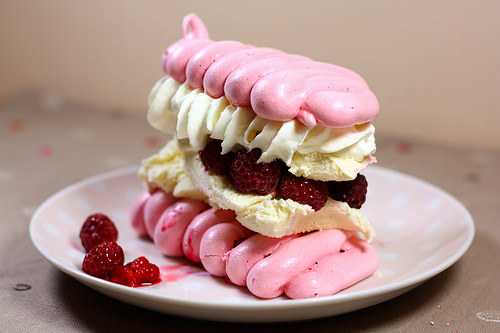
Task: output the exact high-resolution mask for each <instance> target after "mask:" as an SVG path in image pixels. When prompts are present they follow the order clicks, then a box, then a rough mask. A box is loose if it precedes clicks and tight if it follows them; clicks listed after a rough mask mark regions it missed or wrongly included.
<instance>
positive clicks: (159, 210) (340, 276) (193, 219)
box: [132, 190, 378, 298]
mask: <svg viewBox="0 0 500 333" xmlns="http://www.w3.org/2000/svg"><path fill="white" fill-rule="evenodd" d="M132 226H133V227H134V229H135V230H136V231H137V233H138V234H139V235H140V236H148V237H149V238H150V239H151V240H152V241H153V242H154V244H155V246H156V247H157V248H158V250H160V251H161V252H162V253H163V254H165V255H167V256H185V257H186V258H187V259H189V260H190V261H192V262H194V263H201V264H202V265H203V267H204V268H205V269H206V270H207V272H209V273H210V274H212V275H214V276H220V277H227V278H228V279H229V280H230V281H231V282H232V283H234V284H236V285H239V286H246V287H247V288H248V290H249V291H250V292H251V293H252V294H253V295H255V296H257V297H260V298H274V297H278V296H280V295H282V294H285V295H287V296H288V297H290V298H308V297H317V296H326V295H333V294H335V293H337V292H339V291H341V290H343V289H345V288H348V287H350V286H352V285H354V284H356V283H357V282H359V281H361V280H363V279H365V278H367V277H369V276H370V275H372V274H373V273H374V272H375V271H376V269H377V267H378V257H377V255H376V253H375V251H374V250H373V248H372V247H371V246H370V245H369V244H368V243H366V242H364V241H362V240H359V239H358V238H356V237H355V236H353V235H352V234H351V233H349V232H344V231H341V230H338V229H330V230H323V231H316V232H311V233H307V234H297V235H292V236H288V237H283V238H270V237H266V236H263V235H260V234H256V233H254V232H252V231H250V230H248V229H246V228H244V227H243V226H242V225H241V224H239V223H238V222H237V221H236V219H235V215H234V213H233V212H232V211H230V210H221V209H215V208H210V207H209V206H208V205H207V204H206V203H204V202H203V201H199V200H193V199H177V198H175V197H174V196H173V195H172V194H170V193H165V192H163V191H159V190H158V191H156V192H154V193H152V194H145V195H144V196H143V197H142V198H140V200H138V202H137V203H136V205H135V207H133V210H132Z"/></svg>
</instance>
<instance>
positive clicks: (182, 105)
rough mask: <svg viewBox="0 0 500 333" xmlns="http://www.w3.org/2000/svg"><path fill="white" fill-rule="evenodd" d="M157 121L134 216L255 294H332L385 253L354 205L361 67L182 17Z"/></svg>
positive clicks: (152, 104)
mask: <svg viewBox="0 0 500 333" xmlns="http://www.w3.org/2000/svg"><path fill="white" fill-rule="evenodd" d="M182 30H183V38H182V39H180V40H179V41H177V42H176V43H174V44H173V45H171V46H170V47H169V48H168V49H167V50H166V51H165V53H164V55H163V69H164V72H165V76H164V77H163V78H161V79H160V80H159V81H158V82H157V83H156V84H155V86H154V87H153V89H152V91H151V94H150V96H149V100H148V103H149V110H148V114H147V118H148V121H149V123H150V124H151V125H152V126H153V127H154V128H156V129H158V130H160V131H162V132H163V133H165V134H166V135H168V136H169V137H171V139H170V140H169V141H168V143H167V144H166V145H165V147H164V148H163V149H161V150H160V151H159V152H158V153H157V154H155V155H153V156H151V157H150V158H148V159H146V160H144V161H143V163H142V166H141V168H140V170H139V176H140V178H141V179H142V180H143V181H144V182H145V184H146V185H147V188H148V192H147V193H145V194H144V195H143V196H142V197H141V198H140V199H139V200H138V201H137V203H136V205H135V207H133V209H132V226H133V227H134V229H135V230H136V231H137V233H138V234H139V235H141V236H146V237H149V238H151V240H152V241H153V242H154V244H155V246H156V247H157V248H158V250H159V251H161V252H162V253H163V254H165V255H167V256H185V257H186V258H187V259H188V260H190V261H192V262H194V263H201V265H202V266H203V267H204V268H205V269H206V270H207V271H208V272H209V273H210V274H212V275H214V276H221V277H224V276H226V277H227V278H228V279H229V280H230V281H231V282H232V283H234V284H236V285H240V286H246V287H247V288H248V290H249V291H250V292H251V293H252V294H254V295H255V296H257V297H260V298H274V297H278V296H280V295H282V294H286V295H287V296H289V297H290V298H304V297H316V296H324V295H332V294H334V293H336V292H338V291H340V290H342V289H345V288H347V287H349V286H351V285H353V284H355V283H357V282H359V281H361V280H363V279H365V278H367V277H369V276H370V275H371V274H373V272H374V271H375V270H376V269H377V266H378V259H377V255H376V253H375V251H374V250H373V248H372V247H371V246H370V245H369V242H370V241H371V240H372V239H373V237H374V236H375V232H374V230H373V228H372V226H371V224H370V223H369V222H368V220H367V219H366V217H365V216H364V214H363V213H362V211H361V210H360V208H361V206H362V205H363V203H364V201H365V199H366V193H367V187H368V182H367V179H366V178H365V177H364V176H363V175H361V174H360V171H361V170H362V169H363V168H365V167H366V166H368V165H369V164H370V163H374V162H375V161H376V159H375V157H374V153H375V148H376V146H375V137H374V134H375V128H374V126H373V124H372V123H371V121H372V120H373V119H374V118H375V117H376V115H377V113H378V109H379V107H378V101H377V98H376V97H375V95H374V94H373V93H372V92H371V90H370V89H369V87H368V85H367V84H366V82H365V81H364V80H363V79H362V78H361V77H360V76H359V75H358V74H356V73H355V72H353V71H351V70H349V69H346V68H343V67H340V66H337V65H331V64H325V63H320V62H316V61H313V60H311V59H309V58H306V57H303V56H298V55H290V54H287V53H285V52H282V51H279V50H276V49H271V48H259V47H255V46H251V45H246V44H243V43H240V42H236V41H212V40H210V39H209V38H208V32H207V30H206V28H205V26H204V24H203V22H202V21H201V20H200V19H199V18H198V17H196V16H194V15H189V16H186V17H185V18H184V21H183V24H182Z"/></svg>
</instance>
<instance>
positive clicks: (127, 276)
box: [110, 266, 140, 287]
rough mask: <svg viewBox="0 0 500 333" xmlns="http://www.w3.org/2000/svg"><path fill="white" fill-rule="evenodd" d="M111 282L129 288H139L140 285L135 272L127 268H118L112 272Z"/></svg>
mask: <svg viewBox="0 0 500 333" xmlns="http://www.w3.org/2000/svg"><path fill="white" fill-rule="evenodd" d="M110 281H111V282H114V283H119V284H123V285H124V286H128V287H137V286H138V285H139V284H140V283H139V282H138V281H137V278H136V276H135V274H134V272H133V271H132V270H131V269H129V268H127V267H126V266H118V267H116V268H115V269H114V270H113V271H112V272H111V278H110Z"/></svg>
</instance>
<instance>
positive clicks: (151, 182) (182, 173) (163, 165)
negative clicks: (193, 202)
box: [139, 140, 205, 200]
mask: <svg viewBox="0 0 500 333" xmlns="http://www.w3.org/2000/svg"><path fill="white" fill-rule="evenodd" d="M139 178H141V179H142V180H143V181H144V182H145V183H146V184H147V185H148V187H149V190H150V191H153V190H154V189H156V188H160V189H162V190H163V191H165V192H167V193H172V194H173V195H174V196H175V197H178V198H189V199H199V200H203V199H205V195H204V194H203V192H201V191H200V190H198V188H197V187H195V186H194V185H193V183H192V181H191V178H190V177H189V176H188V175H187V174H186V167H185V159H184V154H183V153H182V151H180V150H179V147H178V145H177V141H176V140H171V141H169V142H168V143H167V144H166V145H165V147H163V148H162V150H160V151H159V152H158V153H157V154H155V155H153V156H151V157H149V158H147V159H145V160H144V161H142V165H141V167H140V168H139Z"/></svg>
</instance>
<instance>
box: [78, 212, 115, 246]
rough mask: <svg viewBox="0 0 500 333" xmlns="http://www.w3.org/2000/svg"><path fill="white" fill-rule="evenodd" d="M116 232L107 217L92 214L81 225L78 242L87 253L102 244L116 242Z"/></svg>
mask: <svg viewBox="0 0 500 333" xmlns="http://www.w3.org/2000/svg"><path fill="white" fill-rule="evenodd" d="M117 239H118V230H117V229H116V227H115V225H114V223H113V222H112V221H111V219H110V218H109V217H107V216H106V215H104V214H101V213H97V214H92V215H90V216H89V217H87V219H86V220H85V223H83V226H82V229H81V230H80V240H81V241H82V245H83V247H84V248H85V250H86V251H87V252H88V251H90V250H92V249H93V248H94V247H95V246H97V245H99V244H101V243H103V242H116V240H117Z"/></svg>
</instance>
